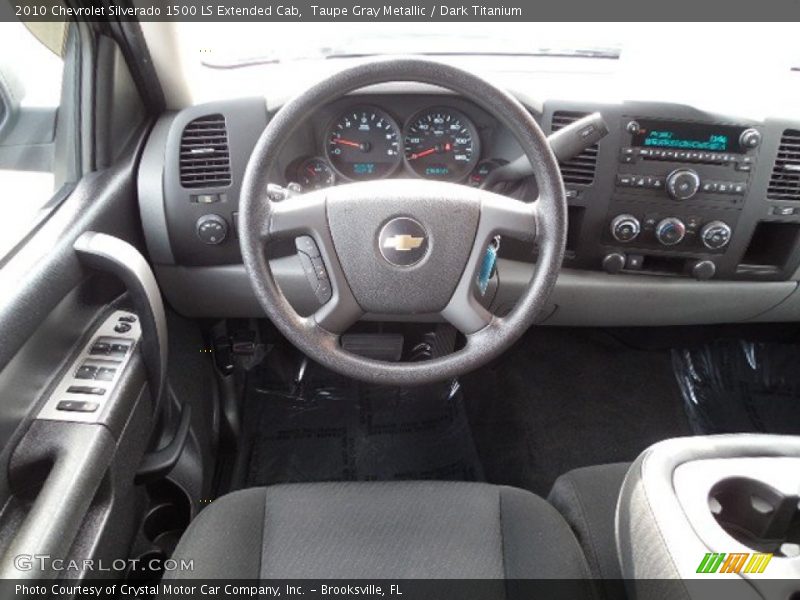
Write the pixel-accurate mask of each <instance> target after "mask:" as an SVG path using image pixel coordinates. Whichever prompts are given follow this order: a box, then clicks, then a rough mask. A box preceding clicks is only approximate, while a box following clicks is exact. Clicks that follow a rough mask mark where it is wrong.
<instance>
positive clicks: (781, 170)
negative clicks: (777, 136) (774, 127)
mask: <svg viewBox="0 0 800 600" xmlns="http://www.w3.org/2000/svg"><path fill="white" fill-rule="evenodd" d="M767 198H769V199H770V200H797V201H800V131H798V130H796V129H787V130H786V131H784V132H783V137H781V145H780V147H779V148H778V158H776V159H775V166H774V167H773V168H772V176H771V177H770V178H769V187H768V188H767Z"/></svg>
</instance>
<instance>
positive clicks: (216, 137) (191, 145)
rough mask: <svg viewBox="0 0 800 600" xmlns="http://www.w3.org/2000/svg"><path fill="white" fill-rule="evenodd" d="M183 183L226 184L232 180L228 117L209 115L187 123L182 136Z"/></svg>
mask: <svg viewBox="0 0 800 600" xmlns="http://www.w3.org/2000/svg"><path fill="white" fill-rule="evenodd" d="M180 173H181V185H182V186H183V187H185V188H209V187H223V186H226V185H230V183H231V157H230V151H229V149H228V132H227V129H226V128H225V117H223V116H222V115H219V114H217V115H207V116H205V117H200V118H199V119H195V120H194V121H192V122H190V123H189V124H188V125H186V128H185V129H184V130H183V135H182V136H181V151H180Z"/></svg>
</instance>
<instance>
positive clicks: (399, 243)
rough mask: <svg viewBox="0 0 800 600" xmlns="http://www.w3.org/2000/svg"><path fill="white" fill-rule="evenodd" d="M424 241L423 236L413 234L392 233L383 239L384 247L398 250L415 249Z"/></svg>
mask: <svg viewBox="0 0 800 600" xmlns="http://www.w3.org/2000/svg"><path fill="white" fill-rule="evenodd" d="M424 241H425V238H424V237H414V236H413V235H406V234H402V235H393V236H392V237H388V238H386V239H385V240H383V247H384V248H394V249H395V250H397V251H398V252H408V251H410V250H416V249H417V248H419V247H420V246H421V245H422V242H424Z"/></svg>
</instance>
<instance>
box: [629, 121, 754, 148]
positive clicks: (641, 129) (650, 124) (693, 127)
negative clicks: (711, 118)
mask: <svg viewBox="0 0 800 600" xmlns="http://www.w3.org/2000/svg"><path fill="white" fill-rule="evenodd" d="M636 124H638V128H634V127H631V129H635V131H631V132H630V133H631V134H632V136H631V146H637V147H641V148H670V149H673V150H690V151H691V150H693V151H697V152H730V153H733V154H744V153H745V152H746V151H747V148H745V147H742V140H741V137H742V134H743V133H744V132H745V131H747V128H745V127H737V126H735V125H712V124H706V123H692V122H686V121H682V122H678V121H662V120H641V121H637V122H636Z"/></svg>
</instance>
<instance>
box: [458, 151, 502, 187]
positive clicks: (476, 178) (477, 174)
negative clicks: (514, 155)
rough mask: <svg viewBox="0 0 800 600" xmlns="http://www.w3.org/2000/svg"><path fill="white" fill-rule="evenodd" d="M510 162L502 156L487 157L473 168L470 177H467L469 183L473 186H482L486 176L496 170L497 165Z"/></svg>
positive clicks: (500, 165)
mask: <svg viewBox="0 0 800 600" xmlns="http://www.w3.org/2000/svg"><path fill="white" fill-rule="evenodd" d="M506 164H508V161H507V160H503V159H502V158H487V159H484V160H482V161H481V162H479V163H478V164H477V165H476V166H475V168H474V169H473V170H472V173H470V175H469V179H467V183H468V184H469V185H470V186H472V187H481V184H483V182H484V181H485V180H486V177H487V176H488V175H489V173H491V172H492V171H494V170H495V169H496V168H497V167H502V166H503V165H506Z"/></svg>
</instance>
